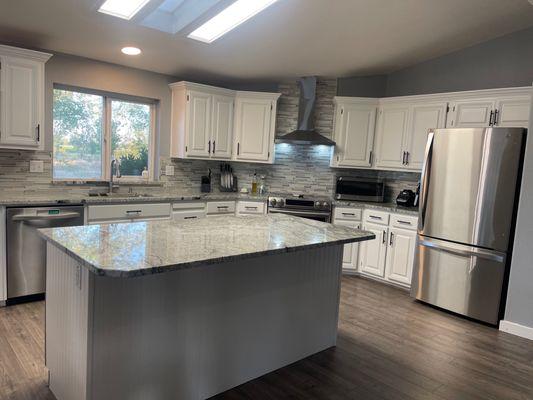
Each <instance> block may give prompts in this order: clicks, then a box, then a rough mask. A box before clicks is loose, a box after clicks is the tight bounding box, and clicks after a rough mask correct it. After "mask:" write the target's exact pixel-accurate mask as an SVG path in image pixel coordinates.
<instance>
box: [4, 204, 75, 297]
mask: <svg viewBox="0 0 533 400" xmlns="http://www.w3.org/2000/svg"><path fill="white" fill-rule="evenodd" d="M75 225H83V206H61V207H54V206H50V207H36V208H8V209H7V214H6V233H7V235H6V236H7V299H8V301H7V302H8V304H9V303H14V302H18V301H20V300H31V299H32V298H42V297H43V294H44V292H45V287H46V243H45V241H44V240H43V239H42V238H41V237H40V236H39V234H38V233H37V231H36V229H40V228H53V227H59V226H75Z"/></svg>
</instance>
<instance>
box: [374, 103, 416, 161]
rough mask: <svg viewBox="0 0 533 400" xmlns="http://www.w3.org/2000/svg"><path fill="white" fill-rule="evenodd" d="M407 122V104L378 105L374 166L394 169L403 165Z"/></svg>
mask: <svg viewBox="0 0 533 400" xmlns="http://www.w3.org/2000/svg"><path fill="white" fill-rule="evenodd" d="M408 122H409V106H408V105H407V104H404V103H401V104H386V105H383V106H381V107H380V110H379V115H378V122H377V128H376V151H375V157H376V161H375V166H376V167H378V168H393V169H396V168H403V167H404V166H405V150H404V144H405V143H406V141H407V134H408Z"/></svg>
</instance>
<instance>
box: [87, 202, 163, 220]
mask: <svg viewBox="0 0 533 400" xmlns="http://www.w3.org/2000/svg"><path fill="white" fill-rule="evenodd" d="M160 219H170V204H169V203H133V204H132V203H128V204H106V205H94V206H89V207H88V209H87V224H88V225H95V224H111V223H116V222H140V221H149V220H160Z"/></svg>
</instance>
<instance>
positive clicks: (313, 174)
mask: <svg viewBox="0 0 533 400" xmlns="http://www.w3.org/2000/svg"><path fill="white" fill-rule="evenodd" d="M336 85H337V81H336V79H319V81H318V83H317V104H316V110H315V126H316V129H317V131H318V132H319V133H321V134H323V135H324V136H327V137H331V136H332V129H333V101H332V100H333V96H335V93H336V91H337V87H336ZM279 91H280V92H281V93H282V96H281V98H280V103H279V107H278V114H277V121H276V135H277V136H281V135H284V134H286V133H289V132H291V131H292V130H294V129H295V128H296V124H297V116H298V91H299V89H298V85H297V82H295V81H294V82H292V81H291V82H285V83H283V84H280V86H279ZM330 152H331V148H330V147H327V146H302V145H288V144H278V145H276V153H275V162H274V164H272V165H264V164H252V163H240V162H232V163H231V165H232V168H233V171H234V174H235V175H236V176H237V178H238V181H239V186H240V187H243V186H244V187H249V186H250V185H251V180H252V177H253V174H254V172H256V173H257V174H258V175H264V176H265V177H266V185H267V188H268V190H269V191H270V192H277V193H288V194H290V193H297V194H301V193H305V194H310V195H318V196H332V195H333V194H334V191H335V180H336V178H337V177H338V176H341V175H342V176H350V177H361V178H377V177H379V178H382V179H384V180H385V182H386V184H387V190H386V193H385V196H386V200H393V199H394V198H395V197H396V195H397V193H398V192H399V191H400V190H402V189H415V188H416V185H417V183H418V180H419V179H420V175H419V174H418V173H412V172H392V171H373V170H354V169H340V168H331V167H330V166H329V160H330V154H331V153H330ZM30 160H42V161H43V163H44V172H43V173H30V172H29V161H30ZM167 165H173V166H174V170H175V174H174V176H169V177H167V176H164V175H162V174H163V171H164V170H165V166H167ZM219 165H220V163H219V162H217V161H203V160H177V159H169V158H168V157H161V158H160V171H161V175H162V176H161V181H162V184H163V186H161V187H156V188H153V189H151V190H152V191H166V190H171V191H173V192H179V191H187V192H191V191H193V192H196V191H199V190H200V179H201V176H202V175H206V174H207V171H208V169H209V168H210V169H211V170H212V171H213V182H214V183H215V184H214V185H213V189H214V191H217V188H218V186H217V182H219V179H218V171H219ZM92 188H93V187H90V186H65V185H54V184H52V159H51V154H50V153H49V152H24V151H20V152H19V151H8V150H5V151H0V190H1V192H0V193H2V194H4V195H17V194H20V195H27V196H36V195H43V196H45V195H46V194H47V193H52V192H53V193H56V194H57V193H58V192H66V193H68V194H71V195H78V194H79V195H85V194H86V193H87V192H88V190H90V189H92ZM126 188H127V185H122V188H121V189H120V190H126Z"/></svg>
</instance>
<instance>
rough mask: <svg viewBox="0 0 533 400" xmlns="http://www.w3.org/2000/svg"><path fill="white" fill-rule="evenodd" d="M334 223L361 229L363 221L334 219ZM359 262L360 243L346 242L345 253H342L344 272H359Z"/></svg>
mask: <svg viewBox="0 0 533 400" xmlns="http://www.w3.org/2000/svg"><path fill="white" fill-rule="evenodd" d="M333 225H339V226H347V227H349V228H353V229H361V221H350V220H342V219H334V220H333ZM358 262H359V243H348V244H345V245H344V253H343V255H342V270H343V272H346V273H352V274H353V273H355V272H357V265H358Z"/></svg>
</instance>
